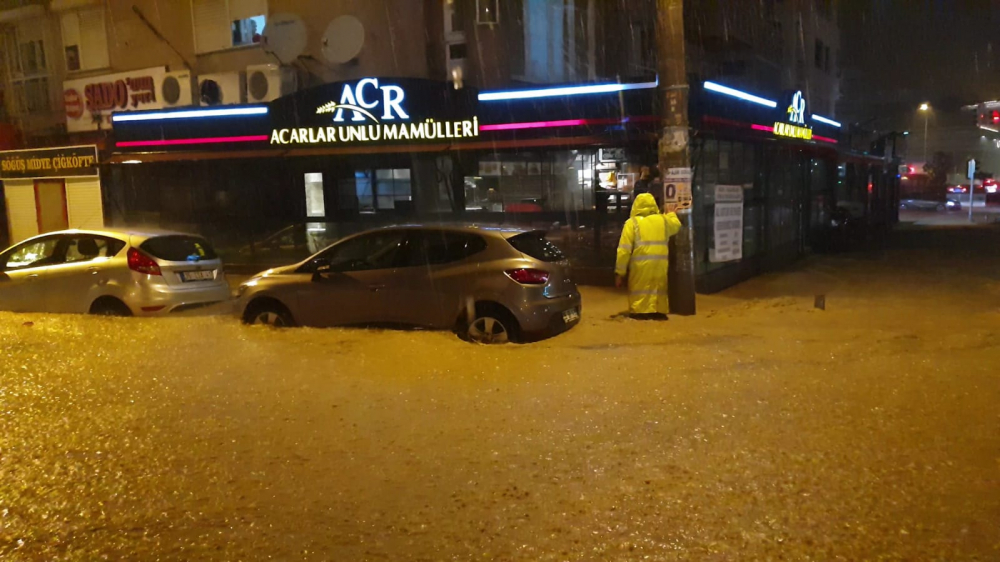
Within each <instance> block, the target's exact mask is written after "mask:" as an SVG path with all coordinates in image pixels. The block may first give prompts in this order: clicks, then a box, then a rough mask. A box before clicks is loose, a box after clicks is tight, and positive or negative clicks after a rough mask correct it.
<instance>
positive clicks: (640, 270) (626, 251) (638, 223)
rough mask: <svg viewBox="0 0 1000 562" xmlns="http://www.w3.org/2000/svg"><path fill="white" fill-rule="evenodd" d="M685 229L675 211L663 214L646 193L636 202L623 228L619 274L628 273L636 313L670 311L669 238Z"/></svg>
mask: <svg viewBox="0 0 1000 562" xmlns="http://www.w3.org/2000/svg"><path fill="white" fill-rule="evenodd" d="M680 229H681V221H680V219H678V218H677V215H676V214H674V213H667V214H662V213H660V209H659V207H657V206H656V200H655V199H653V196H652V195H650V194H649V193H643V194H641V195H639V196H638V197H636V198H635V202H634V203H632V215H631V217H630V218H629V219H628V220H627V221H625V227H624V228H622V237H621V241H620V242H619V243H618V259H617V261H616V262H615V274H616V275H619V276H621V277H625V276H626V274H627V275H628V309H629V312H630V313H632V314H652V313H657V312H658V313H662V314H666V313H667V312H668V311H669V310H670V306H669V303H668V301H667V267H668V262H667V259H668V255H669V250H668V247H667V242H669V240H670V237H671V236H673V235H675V234H677V233H678V232H679V231H680Z"/></svg>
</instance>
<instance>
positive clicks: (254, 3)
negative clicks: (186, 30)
mask: <svg viewBox="0 0 1000 562" xmlns="http://www.w3.org/2000/svg"><path fill="white" fill-rule="evenodd" d="M191 18H192V20H193V22H194V43H195V52H197V53H210V52H213V51H221V50H225V49H231V48H233V47H241V46H244V45H253V44H257V43H260V34H261V33H263V31H264V25H265V24H266V21H267V0H191Z"/></svg>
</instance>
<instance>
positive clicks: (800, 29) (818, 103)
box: [684, 0, 840, 117]
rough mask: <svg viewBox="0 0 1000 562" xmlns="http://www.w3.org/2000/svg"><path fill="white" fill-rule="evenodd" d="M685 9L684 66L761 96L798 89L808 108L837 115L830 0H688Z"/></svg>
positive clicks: (836, 41) (836, 42)
mask: <svg viewBox="0 0 1000 562" xmlns="http://www.w3.org/2000/svg"><path fill="white" fill-rule="evenodd" d="M684 8H685V10H686V12H685V34H686V39H687V50H688V52H687V59H688V67H689V71H690V72H692V73H694V74H696V75H697V76H699V77H700V78H702V79H706V80H714V81H718V82H721V83H724V84H727V85H729V86H732V87H736V88H739V89H744V90H748V91H754V92H760V93H762V94H770V95H776V94H777V93H778V92H780V91H782V90H802V91H803V93H805V95H806V99H807V100H809V103H810V104H811V105H812V109H807V110H808V111H810V112H815V113H819V114H821V115H825V116H828V117H831V116H834V115H835V109H836V108H835V106H836V102H837V100H838V99H839V97H840V89H839V75H840V71H839V63H840V57H839V50H840V31H839V27H838V23H837V13H836V5H835V2H834V0H783V1H777V0H762V1H759V2H747V1H744V0H690V1H689V2H687V3H685V6H684ZM817 41H819V42H820V45H821V57H820V65H819V67H817V64H816V60H815V59H816V57H815V54H816V53H815V51H816V46H817Z"/></svg>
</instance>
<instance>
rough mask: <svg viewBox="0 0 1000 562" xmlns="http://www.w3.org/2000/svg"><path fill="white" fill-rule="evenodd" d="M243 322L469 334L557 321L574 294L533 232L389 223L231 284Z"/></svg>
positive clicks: (556, 254) (573, 307) (533, 333)
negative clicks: (411, 328)
mask: <svg viewBox="0 0 1000 562" xmlns="http://www.w3.org/2000/svg"><path fill="white" fill-rule="evenodd" d="M238 299H239V300H238V303H237V310H238V311H239V314H240V315H241V317H242V319H243V321H244V322H246V323H248V324H270V325H275V326H292V325H305V326H335V325H341V326H343V325H405V326H423V327H428V328H436V329H455V330H456V331H457V332H458V334H459V335H461V336H463V337H465V338H467V339H468V340H470V341H474V342H479V343H504V342H507V341H518V340H521V339H527V338H531V337H537V336H541V335H547V334H552V333H557V332H560V331H563V330H566V329H568V328H570V327H572V326H574V325H575V324H577V323H578V322H579V320H580V293H579V291H578V290H577V287H576V283H574V282H573V280H572V279H570V276H569V269H568V264H567V262H566V259H565V257H564V256H563V253H562V252H561V251H560V250H559V248H557V247H556V246H555V245H554V244H552V243H551V242H549V241H548V240H547V239H546V238H545V236H544V233H543V232H540V231H525V230H516V229H502V228H489V227H476V226H399V227H390V228H384V229H379V230H373V231H369V232H364V233H361V234H356V235H354V236H349V237H347V238H344V239H343V240H340V241H339V242H337V243H335V244H333V245H332V246H330V247H328V248H326V249H324V250H322V251H320V252H319V253H317V254H315V255H314V256H312V257H310V258H308V259H306V260H305V261H302V262H300V263H297V264H294V265H289V266H286V267H279V268H275V269H269V270H267V271H265V272H263V273H260V274H258V275H257V276H255V277H253V278H252V279H250V280H248V281H246V282H245V283H243V284H242V285H241V286H240V287H239V292H238Z"/></svg>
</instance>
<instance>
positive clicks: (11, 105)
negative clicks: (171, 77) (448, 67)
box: [0, 0, 443, 145]
mask: <svg viewBox="0 0 1000 562" xmlns="http://www.w3.org/2000/svg"><path fill="white" fill-rule="evenodd" d="M207 1H211V0H171V1H170V2H163V1H161V0H135V1H134V2H104V1H102V0H72V1H70V0H52V1H49V2H44V1H34V2H24V3H23V4H28V6H27V7H19V8H14V9H10V10H3V9H2V8H0V38H5V37H6V38H9V39H8V41H9V42H8V43H4V44H3V45H2V48H0V51H4V52H6V54H7V56H0V59H2V60H0V65H3V68H0V75H2V78H3V80H2V85H3V86H2V87H0V92H2V93H3V95H2V96H0V98H2V102H3V106H4V109H3V111H0V115H3V114H6V115H7V116H8V119H9V120H10V121H11V122H13V123H14V124H15V125H17V126H18V128H20V129H21V130H22V131H23V132H24V133H25V134H26V136H27V137H29V139H28V140H29V144H37V145H43V144H46V141H45V139H44V137H56V136H58V135H59V134H61V133H63V132H64V131H65V128H64V123H65V115H64V109H63V100H62V97H63V89H62V84H63V81H64V80H73V79H77V78H87V77H93V76H101V75H106V74H113V73H117V72H123V71H132V70H139V69H144V68H150V67H163V66H166V67H168V70H171V71H173V70H183V69H184V68H185V67H186V66H188V65H189V66H190V67H191V70H192V72H193V73H194V74H195V75H201V74H207V73H217V72H231V71H245V70H246V67H247V66H249V65H254V64H266V63H274V62H275V59H274V58H273V57H272V56H270V55H268V54H267V53H265V52H264V51H263V50H262V48H261V47H260V45H259V44H252V45H250V46H241V47H233V48H226V49H220V50H216V51H212V52H206V53H200V52H199V50H198V49H197V48H196V33H195V28H194V25H193V17H192V13H193V12H192V2H207ZM238 1H243V2H248V3H250V4H254V5H260V6H264V8H263V9H265V10H266V12H267V14H268V15H274V14H288V13H292V14H296V15H298V16H300V17H301V18H302V20H303V22H304V24H305V27H306V29H307V32H308V40H307V43H306V48H305V50H304V52H303V54H302V56H301V57H300V58H299V60H298V61H297V62H296V63H295V64H294V66H295V67H296V69H297V73H298V75H299V82H300V84H301V85H303V86H308V85H315V84H321V83H325V82H330V81H336V80H346V79H352V78H358V77H363V76H368V75H382V76H414V77H424V76H427V75H428V72H429V67H430V66H431V64H430V62H431V61H433V60H435V59H434V58H432V57H430V56H428V45H430V44H432V39H431V38H430V37H428V33H427V30H428V29H433V24H427V10H432V11H433V10H435V9H437V10H439V9H440V8H439V7H438V6H437V4H438V3H436V2H431V1H430V0H427V1H425V2H418V1H416V0H382V1H378V2H355V1H351V0H324V1H322V2H316V1H310V0H228V2H230V3H235V2H238ZM230 5H232V4H230ZM0 6H3V5H2V4H0ZM136 10H138V12H141V14H142V16H144V17H145V19H146V20H147V21H148V22H149V24H150V25H151V26H152V27H154V28H155V29H156V30H157V31H158V32H159V33H160V34H162V36H163V38H164V39H165V40H161V39H159V38H157V36H156V34H155V33H154V32H153V31H152V30H151V29H150V27H149V26H147V25H146V24H145V23H144V22H143V21H142V19H141V18H140V16H139V14H138V13H137V12H136ZM84 12H85V13H87V14H98V15H99V17H97V18H94V17H90V16H88V17H87V18H86V21H87V23H86V25H84V24H79V29H81V30H86V31H81V32H80V34H79V40H78V43H79V45H78V51H77V52H79V53H81V54H80V57H81V58H82V57H84V55H83V54H82V53H83V52H84V51H86V52H89V53H91V54H92V55H93V54H94V53H96V52H99V51H101V52H103V51H104V50H106V54H103V55H100V56H98V55H93V56H91V57H89V60H91V61H93V60H98V61H101V62H100V63H99V64H100V66H98V67H95V68H89V69H84V70H70V67H69V64H68V59H67V57H68V56H69V55H68V54H67V53H66V50H65V47H66V45H64V41H63V35H64V21H66V18H67V17H71V18H75V19H76V21H81V22H82V21H84V20H83V19H80V18H79V17H77V15H78V14H81V13H84ZM341 15H353V16H355V17H357V18H358V20H359V21H360V22H361V23H362V25H363V26H364V29H365V41H364V46H363V48H362V50H361V52H360V54H359V55H358V57H357V58H356V59H355V60H353V61H351V62H349V63H347V64H332V63H329V62H327V60H326V59H325V58H324V56H323V52H322V49H323V34H324V32H325V30H326V28H327V25H329V23H330V22H331V21H332V20H334V19H335V18H336V17H338V16H341ZM440 18H441V16H440V12H438V13H437V15H436V19H440ZM435 23H437V22H436V20H435ZM101 24H103V28H104V29H103V33H97V32H96V31H94V30H95V29H99V26H100V25H101ZM95 26H98V27H95ZM28 31H30V32H31V34H32V35H33V36H34V35H37V36H38V39H40V40H41V41H42V44H43V45H44V51H45V74H46V76H47V80H48V84H47V96H46V99H47V103H46V104H45V105H46V106H47V107H46V108H45V109H44V110H37V109H36V110H33V111H28V108H26V107H24V106H23V104H20V103H18V101H17V96H15V95H14V94H13V88H12V78H13V76H12V72H13V70H12V68H11V65H10V64H9V62H10V58H11V57H15V56H16V54H15V53H16V51H17V49H16V48H9V47H12V46H15V45H17V44H18V43H19V42H18V41H17V40H16V37H18V36H19V34H20V35H21V36H25V35H26V34H27V33H28ZM22 38H23V37H22ZM22 42H23V41H22ZM168 42H169V45H168V44H167V43H168ZM105 44H106V48H105V47H104V45H105ZM442 53H443V52H442ZM39 137H43V138H39ZM50 140H51V141H55V140H56V139H54V138H53V139H50ZM60 140H65V139H60Z"/></svg>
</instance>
